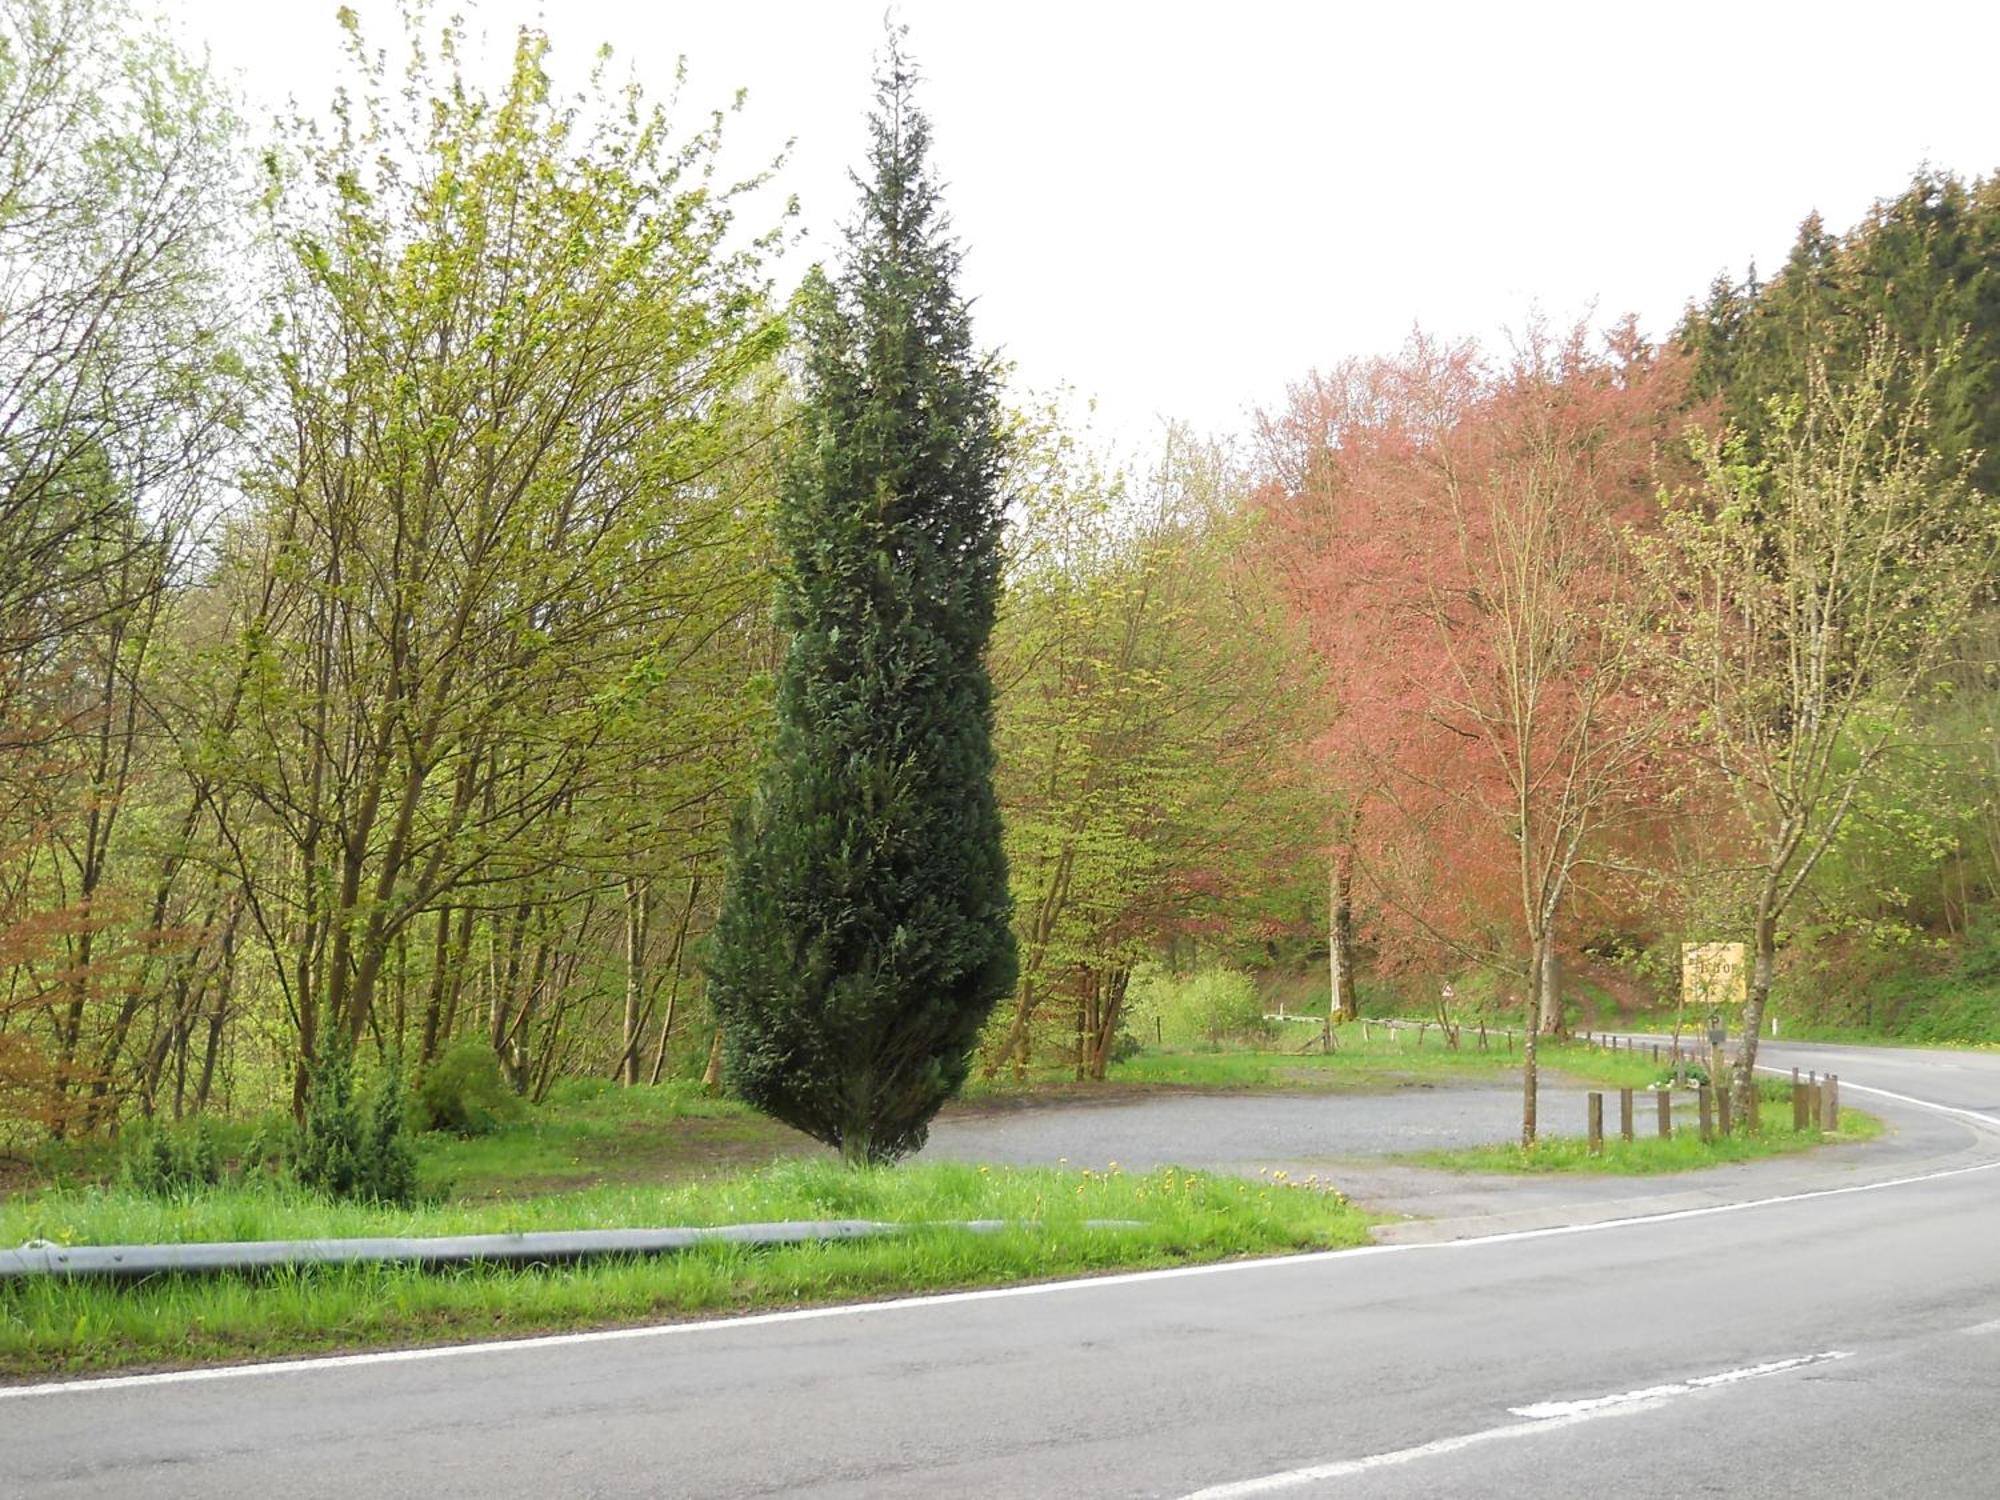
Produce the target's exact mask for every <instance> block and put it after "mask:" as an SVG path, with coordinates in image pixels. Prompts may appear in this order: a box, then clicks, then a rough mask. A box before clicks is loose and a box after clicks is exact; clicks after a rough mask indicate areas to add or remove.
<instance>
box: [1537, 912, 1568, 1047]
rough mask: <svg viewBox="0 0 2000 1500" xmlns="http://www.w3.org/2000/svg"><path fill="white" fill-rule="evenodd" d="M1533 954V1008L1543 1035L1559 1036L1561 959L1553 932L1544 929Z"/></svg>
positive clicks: (1561, 1021)
mask: <svg viewBox="0 0 2000 1500" xmlns="http://www.w3.org/2000/svg"><path fill="white" fill-rule="evenodd" d="M1537 946H1538V949H1539V951H1538V952H1537V953H1536V955H1535V973H1534V989H1535V997H1536V1000H1535V1010H1536V1013H1537V1016H1538V1018H1539V1019H1538V1023H1537V1024H1538V1025H1539V1026H1540V1028H1541V1031H1542V1034H1543V1035H1544V1036H1560V1035H1561V1034H1562V1029H1563V1008H1562V960H1561V958H1560V957H1559V956H1558V955H1557V953H1556V939H1555V934H1554V933H1553V932H1548V931H1544V932H1543V933H1542V936H1541V941H1540V943H1539V944H1538V945H1537Z"/></svg>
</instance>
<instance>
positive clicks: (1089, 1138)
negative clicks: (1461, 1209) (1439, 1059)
mask: <svg viewBox="0 0 2000 1500" xmlns="http://www.w3.org/2000/svg"><path fill="white" fill-rule="evenodd" d="M1583 1093H1584V1091H1583V1090H1581V1089H1570V1088H1549V1087H1544V1088H1543V1089H1542V1091H1541V1109H1542V1111H1543V1114H1544V1118H1545V1119H1547V1120H1549V1121H1550V1123H1551V1125H1552V1127H1554V1128H1559V1129H1560V1128H1567V1125H1568V1122H1570V1121H1571V1119H1572V1117H1574V1126H1575V1128H1576V1129H1579V1130H1580V1129H1581V1128H1582V1124H1583V1114H1584V1106H1583ZM1558 1122H1561V1123H1558ZM1520 1129H1521V1094H1520V1090H1519V1089H1518V1088H1514V1087H1510V1086H1505V1085H1502V1086H1493V1085H1486V1084H1476V1085H1444V1084H1438V1085H1422V1084H1419V1085H1412V1086H1410V1087H1408V1088H1403V1089H1397V1090H1395V1091H1394V1092H1392V1093H1383V1094H1307V1093H1299V1094H1240V1093H1232V1094H1194V1093H1173V1094H1159V1095H1152V1096H1149V1097H1146V1098H1140V1099H1134V1100H1130V1101H1125V1102H1120V1103H1115V1104H1087V1105H1055V1106H1050V1107H1046V1108H1031V1109H1021V1110H1010V1111H1007V1112H1005V1113H996V1114H985V1115H971V1116H961V1117H958V1118H952V1119H943V1120H939V1121H938V1122H937V1123H936V1124H935V1125H934V1126H933V1127H932V1128H931V1138H930V1144H929V1145H927V1146H926V1147H925V1148H924V1151H923V1157H924V1159H926V1160H932V1161H936V1160H950V1161H987V1162H996V1163H1005V1164H1007V1165H1009V1166H1038V1165H1039V1166H1053V1165H1055V1164H1056V1163H1057V1162H1058V1161H1065V1160H1066V1161H1067V1162H1068V1163H1069V1164H1070V1165H1071V1166H1079V1167H1102V1166H1104V1165H1106V1164H1107V1163H1109V1162H1114V1161H1115V1162H1117V1163H1118V1164H1119V1165H1120V1166H1121V1167H1126V1168H1129V1169H1131V1170H1134V1171H1144V1170H1147V1169H1149V1168H1152V1167H1156V1166H1159V1165H1162V1164H1164V1163H1168V1162H1171V1163H1173V1164H1174V1165H1176V1166H1183V1167H1209V1168H1216V1169H1219V1170H1223V1171H1229V1170H1235V1171H1245V1170H1249V1171H1254V1170H1255V1169H1256V1168H1257V1167H1259V1166H1264V1165H1272V1164H1285V1165H1286V1166H1287V1167H1288V1168H1290V1167H1293V1166H1296V1165H1297V1164H1299V1163H1310V1162H1316V1161H1325V1162H1328V1163H1333V1162H1340V1161H1351V1160H1353V1159H1355V1158H1370V1157H1382V1156H1388V1155H1392V1154H1402V1153H1406V1152H1413V1151H1436V1150H1442V1149H1445V1148H1448V1147H1456V1146H1478V1145H1485V1144H1488V1143H1490V1142H1494V1141H1507V1140H1512V1139H1514V1138H1515V1136H1516V1135H1518V1134H1519V1132H1520Z"/></svg>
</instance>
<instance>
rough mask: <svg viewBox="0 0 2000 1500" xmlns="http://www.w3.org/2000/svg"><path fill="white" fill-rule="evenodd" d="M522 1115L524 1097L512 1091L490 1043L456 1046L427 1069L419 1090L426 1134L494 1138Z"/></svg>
mask: <svg viewBox="0 0 2000 1500" xmlns="http://www.w3.org/2000/svg"><path fill="white" fill-rule="evenodd" d="M520 1114H521V1100H520V1097H519V1096H518V1095H517V1094H515V1093H514V1092H513V1090H511V1089H509V1088H508V1087H507V1084H506V1081H505V1080H504V1079H503V1078H502V1077H501V1076H500V1064H499V1061H498V1060H497V1059H496V1058H495V1057H494V1056H493V1049H492V1048H490V1047H488V1046H487V1045H486V1043H485V1042H484V1041H479V1040H466V1041H462V1042H457V1043H454V1044H453V1045H452V1046H451V1047H449V1048H447V1049H446V1050H445V1052H444V1053H443V1054H442V1055H441V1056H439V1057H437V1058H436V1059H434V1060H433V1061H432V1062H431V1064H430V1066H429V1067H427V1068H425V1069H424V1073H423V1078H422V1081H421V1082H420V1083H419V1084H418V1085H417V1097H416V1100H415V1115H416V1124H417V1128H418V1129H420V1130H443V1131H448V1132H450V1133H451V1134H453V1135H463V1136H471V1135H490V1134H491V1133H492V1132H493V1131H495V1130H498V1129H499V1128H500V1127H501V1126H502V1125H504V1124H506V1123H507V1122H508V1121H510V1120H513V1119H516V1118H518V1117H519V1116H520Z"/></svg>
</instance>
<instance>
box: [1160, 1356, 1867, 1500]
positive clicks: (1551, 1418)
mask: <svg viewBox="0 0 2000 1500" xmlns="http://www.w3.org/2000/svg"><path fill="white" fill-rule="evenodd" d="M1851 1354H1852V1351H1851V1350H1845V1349H1829V1350H1826V1351H1824V1352H1823V1353H1819V1354H1802V1355H1798V1356H1796V1357H1794V1358H1791V1359H1774V1360H1770V1361H1767V1362H1766V1363H1764V1364H1760V1365H1748V1366H1745V1367H1744V1368H1742V1369H1739V1370H1724V1371H1723V1372H1721V1373H1720V1374H1717V1375H1698V1376H1695V1377H1694V1378H1693V1379H1690V1380H1679V1381H1674V1382H1672V1383H1670V1384H1666V1385H1655V1386H1648V1387H1647V1388H1646V1389H1644V1390H1639V1391H1626V1392H1623V1393H1621V1394H1619V1395H1615V1396H1593V1397H1590V1398H1588V1399H1587V1400H1583V1401H1544V1402H1538V1403H1537V1404H1535V1405H1533V1406H1518V1407H1515V1408H1514V1409H1513V1414H1514V1415H1516V1416H1525V1417H1526V1418H1527V1419H1528V1420H1526V1421H1523V1422H1510V1423H1508V1424H1506V1425H1505V1426H1502V1427H1488V1428H1486V1429H1485V1430H1483V1431H1480V1432H1467V1433H1461V1434H1459V1435H1458V1436H1456V1437H1448V1438H1438V1439H1437V1440H1436V1441H1434V1442H1429V1443H1419V1444H1417V1445H1416V1446H1415V1447H1413V1448H1398V1449H1395V1450H1394V1451H1393V1452H1389V1453H1371V1454H1369V1455H1368V1456H1367V1457H1365V1458H1343V1459H1336V1460H1334V1461H1333V1462H1331V1463H1323V1464H1312V1465H1309V1466H1308V1467H1305V1468H1300V1469H1284V1470H1281V1471H1279V1472H1278V1473H1275V1474H1260V1475H1257V1476H1256V1477H1255V1478H1252V1479H1238V1480H1233V1481H1231V1482H1229V1483H1227V1484H1215V1485H1210V1486H1209V1487H1208V1488H1207V1489H1202V1490H1196V1491H1194V1492H1193V1493H1192V1494H1191V1495H1188V1496H1187V1497H1186V1500H1247V1497H1249V1496H1253V1495H1270V1494H1275V1493H1277V1492H1278V1491H1280V1490H1290V1489H1297V1488H1298V1487H1299V1486H1301V1485H1306V1484H1323V1483H1325V1482H1327V1481H1329V1480H1334V1479H1350V1478H1352V1477H1354V1476H1355V1475H1357V1474H1367V1473H1370V1472H1372V1471H1374V1470H1377V1469H1387V1468H1393V1467H1396V1466H1397V1465H1401V1464H1411V1463H1417V1462H1419V1461H1421V1460H1423V1459H1426V1458H1438V1457H1441V1456H1442V1455H1444V1454H1447V1453H1457V1452H1460V1451H1461V1450H1463V1449H1466V1448H1472V1447H1476V1446H1478V1445H1480V1444H1483V1443H1505V1442H1513V1441H1515V1440H1517V1439H1520V1438H1529V1437H1539V1436H1541V1435H1542V1434H1544V1433H1549V1432H1558V1431H1561V1430H1562V1429H1563V1428H1565V1427H1575V1426H1577V1425H1579V1424H1580V1423H1583V1422H1594V1421H1597V1420H1599V1419H1601V1418H1604V1417H1629V1416H1635V1415H1637V1414H1638V1413H1640V1412H1646V1411H1655V1410H1657V1409H1658V1408H1660V1407H1662V1406H1664V1405H1666V1404H1667V1403H1668V1402H1669V1401H1671V1400H1673V1399H1674V1398H1675V1397H1677V1396H1689V1395H1693V1394H1694V1393H1695V1392H1696V1391H1701V1390H1707V1389H1710V1388H1712V1387H1715V1386H1722V1385H1734V1384H1736V1383H1737V1382H1739V1381H1744V1380H1755V1379H1758V1378H1760V1377H1762V1376H1766V1375H1777V1374H1781V1373H1783V1372H1784V1371H1787V1370H1796V1369H1800V1368H1802V1367H1804V1366H1806V1365H1817V1364H1825V1363H1827V1362H1828V1361H1830V1360H1836V1359H1847V1358H1849V1357H1851Z"/></svg>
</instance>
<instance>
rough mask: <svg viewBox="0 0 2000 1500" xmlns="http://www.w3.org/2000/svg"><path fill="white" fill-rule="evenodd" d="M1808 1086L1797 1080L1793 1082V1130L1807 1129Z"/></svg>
mask: <svg viewBox="0 0 2000 1500" xmlns="http://www.w3.org/2000/svg"><path fill="white" fill-rule="evenodd" d="M1806 1103H1807V1099H1806V1086H1805V1085H1804V1084H1803V1083H1800V1082H1799V1081H1798V1080H1797V1079H1794V1080H1793V1081H1792V1129H1794V1130H1804V1129H1805V1128H1806Z"/></svg>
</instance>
